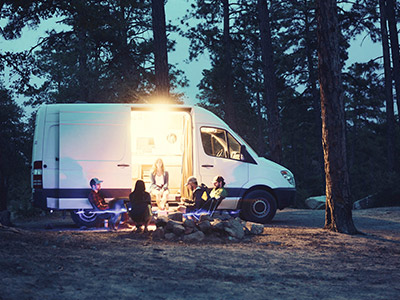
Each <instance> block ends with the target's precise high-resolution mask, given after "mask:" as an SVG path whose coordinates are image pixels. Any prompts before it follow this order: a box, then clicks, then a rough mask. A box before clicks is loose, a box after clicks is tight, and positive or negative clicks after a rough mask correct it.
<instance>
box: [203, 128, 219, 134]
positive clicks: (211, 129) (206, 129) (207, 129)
mask: <svg viewBox="0 0 400 300" xmlns="http://www.w3.org/2000/svg"><path fill="white" fill-rule="evenodd" d="M201 131H202V132H204V133H216V132H217V129H216V128H211V127H202V128H201Z"/></svg>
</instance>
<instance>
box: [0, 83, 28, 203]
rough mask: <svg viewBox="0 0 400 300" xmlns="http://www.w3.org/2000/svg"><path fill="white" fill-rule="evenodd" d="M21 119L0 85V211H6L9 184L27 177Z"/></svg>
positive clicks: (19, 112) (26, 149)
mask: <svg viewBox="0 0 400 300" xmlns="http://www.w3.org/2000/svg"><path fill="white" fill-rule="evenodd" d="M22 117H23V112H22V109H21V108H20V107H19V106H18V105H17V104H16V103H15V101H14V100H13V99H12V97H11V94H10V92H9V91H8V90H7V89H5V88H4V87H3V85H2V83H0V144H1V147H0V211H3V210H7V206H8V204H9V198H10V197H9V196H10V192H11V190H12V187H13V185H12V184H11V182H12V181H13V180H15V178H19V179H21V177H22V178H23V177H25V178H26V177H28V176H29V175H28V174H29V168H28V165H29V161H28V159H29V158H28V157H27V156H26V154H27V152H28V151H29V146H28V147H26V144H28V143H29V141H28V140H27V139H26V135H25V124H24V123H23V122H22V121H21V119H22ZM29 145H31V143H29ZM21 175H23V176H21ZM20 187H22V184H21V185H20Z"/></svg>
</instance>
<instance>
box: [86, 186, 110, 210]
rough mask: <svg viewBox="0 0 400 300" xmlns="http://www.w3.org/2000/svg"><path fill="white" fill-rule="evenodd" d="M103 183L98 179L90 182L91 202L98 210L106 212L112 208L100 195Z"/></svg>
mask: <svg viewBox="0 0 400 300" xmlns="http://www.w3.org/2000/svg"><path fill="white" fill-rule="evenodd" d="M102 182H103V180H99V179H98V178H93V179H92V180H90V187H91V188H92V190H91V191H90V194H89V201H90V203H92V205H94V206H96V207H97V208H98V209H100V210H106V209H108V208H110V207H109V206H108V204H107V202H106V201H105V200H104V198H103V197H102V196H101V194H100V189H101V183H102Z"/></svg>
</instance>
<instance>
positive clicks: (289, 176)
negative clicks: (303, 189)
mask: <svg viewBox="0 0 400 300" xmlns="http://www.w3.org/2000/svg"><path fill="white" fill-rule="evenodd" d="M281 175H282V176H283V178H285V179H286V180H287V181H288V182H289V184H291V185H293V186H295V185H296V184H295V182H294V176H293V174H292V173H290V171H288V170H282V171H281Z"/></svg>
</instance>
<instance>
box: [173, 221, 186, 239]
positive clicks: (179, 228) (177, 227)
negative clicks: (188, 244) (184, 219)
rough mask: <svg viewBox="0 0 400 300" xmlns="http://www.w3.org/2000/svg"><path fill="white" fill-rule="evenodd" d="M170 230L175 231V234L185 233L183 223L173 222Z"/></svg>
mask: <svg viewBox="0 0 400 300" xmlns="http://www.w3.org/2000/svg"><path fill="white" fill-rule="evenodd" d="M172 232H173V233H175V234H176V235H177V236H181V235H182V234H184V233H185V227H183V225H178V224H175V225H174V227H173V228H172Z"/></svg>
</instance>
